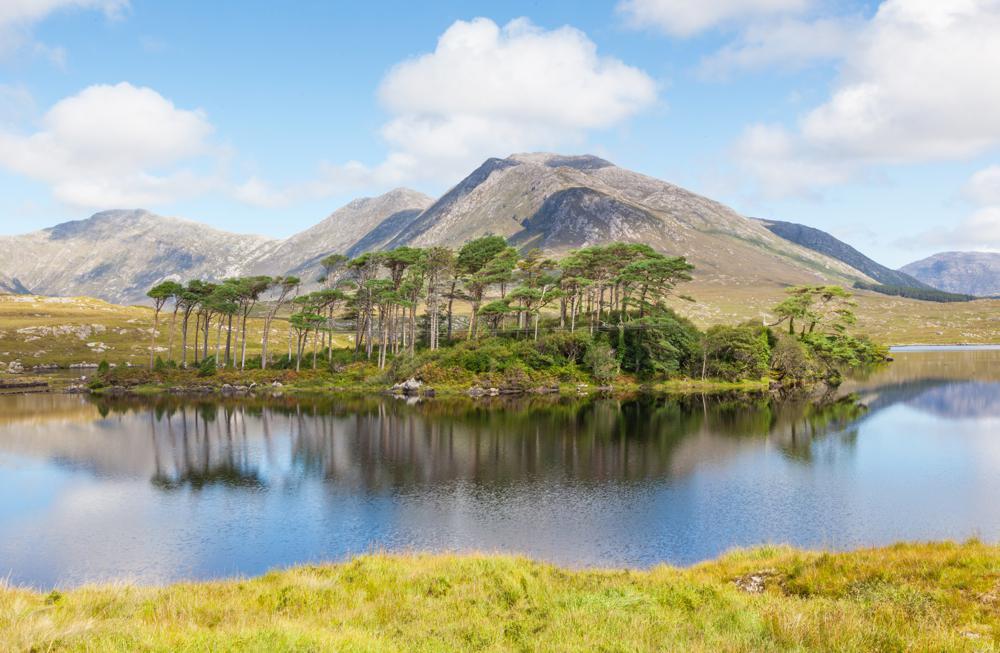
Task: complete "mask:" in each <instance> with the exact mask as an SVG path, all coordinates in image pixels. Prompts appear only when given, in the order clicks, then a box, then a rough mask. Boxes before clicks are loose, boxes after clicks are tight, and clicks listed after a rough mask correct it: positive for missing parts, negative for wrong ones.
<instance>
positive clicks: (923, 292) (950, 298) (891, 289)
mask: <svg viewBox="0 0 1000 653" xmlns="http://www.w3.org/2000/svg"><path fill="white" fill-rule="evenodd" d="M854 287H855V288H857V289H858V290H871V291H872V292H877V293H881V294H883V295H892V296H894V297H908V298H910V299H919V300H921V301H925V302H941V303H948V302H971V301H975V300H976V299H979V298H978V297H976V296H975V295H962V294H957V293H952V292H946V291H944V290H937V289H935V288H913V287H911V286H893V285H889V284H884V283H865V282H864V281H855V282H854Z"/></svg>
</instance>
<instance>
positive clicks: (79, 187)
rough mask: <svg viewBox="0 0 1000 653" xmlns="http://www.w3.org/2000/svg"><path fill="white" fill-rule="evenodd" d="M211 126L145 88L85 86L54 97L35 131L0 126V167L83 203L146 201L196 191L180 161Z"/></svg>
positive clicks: (195, 177) (199, 149)
mask: <svg viewBox="0 0 1000 653" xmlns="http://www.w3.org/2000/svg"><path fill="white" fill-rule="evenodd" d="M212 131H213V129H212V125H211V124H210V123H209V121H208V119H207V117H206V116H205V114H204V112H202V111H201V110H197V109H196V110H187V109H180V108H177V107H176V106H174V104H173V103H172V102H170V101H169V100H167V99H166V98H164V97H163V96H161V95H160V94H159V93H157V92H156V91H154V90H153V89H150V88H142V87H136V86H132V85H131V84H127V83H121V84H117V85H114V86H108V85H99V86H90V87H88V88H86V89H84V90H83V91H81V92H80V93H78V94H76V95H74V96H71V97H68V98H65V99H63V100H60V101H59V102H57V103H56V104H55V105H53V106H52V107H51V108H49V110H48V111H47V112H46V113H45V114H44V115H43V116H42V117H41V119H40V122H39V128H38V129H37V131H33V132H30V133H21V132H18V131H16V130H11V129H0V166H2V167H3V168H6V169H8V170H10V171H12V172H15V173H18V174H21V175H24V176H25V177H29V178H31V179H36V180H38V181H42V182H45V183H47V184H49V185H50V187H51V188H52V193H53V196H54V197H55V198H56V199H58V200H60V201H62V202H65V203H67V204H70V205H73V206H79V207H87V208H107V207H109V206H148V205H152V204H156V203H159V202H165V201H169V200H171V199H175V198H177V197H179V196H185V195H189V194H193V193H197V192H199V191H200V190H203V189H204V187H205V185H206V184H207V183H209V182H206V181H205V180H204V178H203V176H202V175H200V174H196V173H195V172H194V171H193V170H192V169H191V168H190V167H188V165H187V164H189V163H191V162H192V161H194V160H195V159H198V158H199V157H204V156H206V155H209V154H210V153H211V150H212V147H211V145H210V143H209V137H210V136H211V134H212Z"/></svg>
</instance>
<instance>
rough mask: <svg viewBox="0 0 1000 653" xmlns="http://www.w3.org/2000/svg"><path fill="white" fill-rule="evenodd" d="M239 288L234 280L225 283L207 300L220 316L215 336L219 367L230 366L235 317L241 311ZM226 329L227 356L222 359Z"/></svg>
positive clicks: (216, 357)
mask: <svg viewBox="0 0 1000 653" xmlns="http://www.w3.org/2000/svg"><path fill="white" fill-rule="evenodd" d="M239 297H240V295H239V287H238V286H237V285H236V284H234V283H233V282H232V280H227V281H224V282H223V283H221V284H219V285H218V286H216V287H215V289H214V290H213V291H212V293H211V294H210V295H209V296H208V298H207V299H206V300H205V301H206V303H208V304H209V306H210V308H211V310H212V311H213V312H214V313H215V314H216V315H218V316H219V321H218V324H217V325H216V334H215V364H216V365H217V366H219V367H227V366H228V365H229V355H230V353H231V345H232V334H233V316H234V315H236V314H237V312H238V311H239ZM223 325H225V327H226V355H225V358H223V357H222V327H223Z"/></svg>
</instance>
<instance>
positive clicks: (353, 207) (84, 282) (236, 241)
mask: <svg viewBox="0 0 1000 653" xmlns="http://www.w3.org/2000/svg"><path fill="white" fill-rule="evenodd" d="M431 202H432V200H431V198H429V197H427V196H426V195H422V194H420V193H417V192H415V191H411V190H406V189H398V190H394V191H391V192H389V193H386V194H385V195H382V196H381V197H376V198H362V199H357V200H354V201H353V202H351V203H350V204H348V205H347V206H345V207H343V208H341V209H339V210H337V211H335V212H334V213H333V214H332V215H330V216H329V217H328V218H327V219H325V220H323V221H322V222H320V223H319V224H317V225H315V226H314V227H311V228H310V229H307V230H306V231H303V232H301V233H299V234H296V235H294V236H292V237H291V238H287V239H285V240H276V239H273V238H265V237H263V236H251V235H240V234H233V233H228V232H225V231H220V230H218V229H213V228H212V227H209V226H207V225H204V224H200V223H197V222H191V221H188V220H180V219H177V218H168V217H164V216H160V215H156V214H154V213H150V212H149V211H143V210H134V211H104V212H102V213H97V214H95V215H93V216H92V217H90V218H88V219H86V220H77V221H73V222H65V223H63V224H59V225H56V226H55V227H52V228H49V229H43V230H41V231H36V232H34V233H30V234H26V235H23V236H3V237H0V252H3V254H4V256H3V259H2V263H0V292H2V291H6V292H15V293H27V292H32V293H36V294H44V295H88V296H92V297H98V298H100V299H104V300H107V301H111V302H116V303H135V302H143V301H145V300H146V291H147V290H148V289H149V288H150V287H151V286H153V285H154V284H156V283H159V282H160V281H163V280H165V279H178V280H187V279H194V278H201V279H221V278H224V277H228V276H238V275H244V274H285V273H294V274H301V275H302V276H303V278H304V279H307V280H313V279H315V278H316V277H317V276H318V275H319V259H321V258H323V257H324V256H326V255H327V254H329V253H331V252H340V253H343V252H345V251H346V250H347V249H349V248H350V247H351V246H353V245H355V244H356V243H357V242H358V241H359V240H361V239H364V238H366V237H367V238H369V239H370V240H371V239H372V238H374V235H376V234H377V233H379V228H380V227H382V226H383V223H389V224H390V226H391V225H397V224H398V223H399V222H400V221H403V222H404V223H405V219H406V218H408V217H409V218H412V217H414V216H416V215H418V214H419V213H420V212H421V210H422V209H424V208H426V207H427V206H428V205H429V204H430V203H431ZM391 233H392V234H395V233H396V229H393V230H392V232H391ZM381 243H382V241H381V240H376V242H374V245H376V246H377V245H380V244H381Z"/></svg>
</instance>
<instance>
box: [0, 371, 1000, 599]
mask: <svg viewBox="0 0 1000 653" xmlns="http://www.w3.org/2000/svg"><path fill="white" fill-rule="evenodd" d="M963 356H965V354H964V353H959V354H955V353H951V354H947V355H943V356H942V355H938V354H923V353H921V354H917V353H913V354H904V355H900V356H899V358H900V360H899V362H897V363H896V364H894V365H893V366H890V367H888V368H883V369H881V370H876V371H873V372H872V373H870V374H867V375H864V377H863V378H859V379H856V380H854V381H852V382H851V383H850V384H849V385H848V386H847V387H845V389H844V390H845V392H851V393H854V394H855V395H856V396H857V397H858V398H860V404H859V403H857V402H855V401H849V400H844V401H835V402H831V403H829V404H825V405H818V404H816V403H814V402H776V401H772V400H770V399H768V398H767V397H764V396H746V395H743V396H737V395H733V396H717V397H703V396H691V397H660V398H641V397H640V398H634V399H629V400H618V399H608V398H601V399H589V400H583V401H569V400H560V399H555V400H553V399H548V398H522V399H495V400H490V401H481V402H469V401H458V400H454V401H451V400H435V401H430V402H426V403H422V404H415V405H411V404H407V403H405V402H399V401H395V400H391V399H384V398H368V399H363V398H358V399H321V400H309V401H293V400H280V401H269V402H267V403H264V402H254V401H243V402H240V401H235V400H234V401H222V402H215V401H202V402H186V401H181V400H178V399H176V398H171V397H165V398H159V399H156V400H153V401H150V400H142V401H140V400H115V401H90V400H88V399H86V398H81V397H70V396H30V397H0V574H8V573H9V574H10V576H11V578H12V580H13V581H15V582H23V583H30V584H34V585H38V586H49V585H53V584H56V583H76V582H82V581H85V580H102V579H108V578H119V577H123V576H125V577H130V578H134V579H138V580H143V581H165V580H171V579H176V578H188V577H213V576H220V575H230V574H234V573H243V574H252V573H260V572H262V571H264V570H266V569H268V568H271V567H274V566H276V565H283V564H293V563H296V562H303V561H310V560H319V559H337V558H342V557H343V556H345V555H349V554H351V553H356V552H362V551H365V550H367V549H368V548H370V547H372V546H378V547H385V548H390V549H396V550H399V549H403V550H405V549H411V548H416V549H432V550H453V549H457V550H467V549H485V550H496V549H499V550H505V551H517V552H523V553H527V554H530V555H534V556H539V557H542V558H546V559H550V560H554V561H557V562H561V563H564V564H571V565H579V564H596V565H649V564H655V563H657V562H662V561H668V562H674V563H690V562H694V561H697V560H700V559H704V558H706V557H710V556H714V555H717V554H718V553H720V552H721V551H724V550H726V549H728V548H730V547H733V546H744V545H754V544H760V543H764V542H790V543H793V544H798V545H802V546H832V547H847V546H858V545H865V544H877V543H883V542H888V541H893V540H898V539H935V538H943V537H950V538H954V537H959V538H960V537H966V536H969V535H973V534H977V535H979V536H982V537H985V538H987V539H989V538H996V537H1000V508H998V506H997V505H995V504H996V502H995V501H991V500H989V497H992V496H995V495H996V493H997V492H1000V474H998V473H997V470H998V469H1000V439H998V438H997V437H995V435H993V434H995V433H997V432H1000V429H998V428H997V427H998V426H1000V420H998V417H1000V415H998V411H997V406H998V405H1000V401H998V399H1000V379H996V378H994V377H993V376H992V375H994V374H996V370H997V369H998V366H997V365H996V363H998V362H1000V352H992V353H986V354H983V353H975V354H974V355H972V356H971V357H968V358H967V359H965V360H961V359H962V357H963ZM984 356H985V357H986V359H987V360H988V359H989V356H992V357H993V358H992V362H993V365H988V364H984V359H983V357H984ZM956 357H957V358H956Z"/></svg>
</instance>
